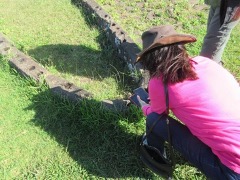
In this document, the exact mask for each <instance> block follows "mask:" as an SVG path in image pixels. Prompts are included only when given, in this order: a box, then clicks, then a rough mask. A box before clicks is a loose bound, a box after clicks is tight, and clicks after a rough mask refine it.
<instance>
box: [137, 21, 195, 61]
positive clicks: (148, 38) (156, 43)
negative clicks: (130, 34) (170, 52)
mask: <svg viewBox="0 0 240 180" xmlns="http://www.w3.org/2000/svg"><path fill="white" fill-rule="evenodd" d="M196 40H197V39H196V38H195V37H194V36H192V35H190V34H179V33H177V32H176V31H175V30H174V27H173V26H171V25H162V26H155V27H153V28H151V29H149V30H147V31H145V32H144V33H143V34H142V44H143V50H142V51H141V52H140V53H139V54H137V59H136V63H137V62H138V61H140V60H141V57H142V55H143V54H145V53H146V52H148V51H150V50H152V49H154V48H156V47H161V46H167V45H171V44H176V43H182V44H186V43H191V42H195V41H196Z"/></svg>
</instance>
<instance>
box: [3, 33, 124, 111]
mask: <svg viewBox="0 0 240 180" xmlns="http://www.w3.org/2000/svg"><path fill="white" fill-rule="evenodd" d="M0 54H1V55H3V56H5V57H7V58H8V60H9V63H10V65H11V66H12V67H14V68H15V69H16V70H17V71H18V72H19V73H20V74H21V75H23V76H25V77H29V78H32V79H34V80H35V81H37V82H41V81H42V80H44V81H45V82H46V84H47V85H48V87H49V88H50V90H51V91H52V92H53V93H54V94H56V95H59V96H61V97H65V98H67V99H69V100H71V101H79V100H82V99H83V98H92V97H93V94H91V93H90V92H87V91H85V90H84V89H82V88H79V87H77V86H75V85H74V84H73V83H71V82H69V81H67V80H65V79H63V78H60V77H58V76H56V75H53V74H51V73H50V72H49V71H47V70H46V69H45V68H43V67H42V66H41V65H40V64H38V63H37V62H36V61H34V60H33V59H31V57H29V56H27V55H25V54H24V53H22V52H21V51H19V50H18V49H17V48H16V47H15V46H13V44H11V43H10V42H9V41H8V40H7V39H6V38H5V37H4V36H3V35H2V34H1V33H0ZM128 103H129V101H128V100H112V101H111V100H104V101H102V102H101V104H102V107H104V108H106V109H108V110H111V111H113V110H114V111H123V110H126V109H127V104H128Z"/></svg>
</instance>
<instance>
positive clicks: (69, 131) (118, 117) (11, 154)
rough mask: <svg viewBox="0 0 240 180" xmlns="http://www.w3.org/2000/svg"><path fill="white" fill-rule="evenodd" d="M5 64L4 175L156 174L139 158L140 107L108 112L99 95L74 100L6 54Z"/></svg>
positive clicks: (0, 172)
mask: <svg viewBox="0 0 240 180" xmlns="http://www.w3.org/2000/svg"><path fill="white" fill-rule="evenodd" d="M0 69H1V71H0V90H1V92H2V93H1V94H0V100H1V108H0V114H1V116H0V119H1V121H0V123H1V126H0V127H1V128H0V143H1V144H2V147H1V149H0V177H2V178H3V179H14V178H20V179H28V178H30V179H31V178H36V179H39V178H40V179H105V178H123V179H127V178H137V177H145V178H147V177H149V178H150V177H152V175H151V173H149V172H148V171H142V165H141V162H140V161H139V158H138V142H139V140H140V135H141V134H142V133H143V129H144V120H143V119H142V115H141V113H140V112H139V111H138V113H136V112H135V113H133V112H134V111H135V110H136V109H130V111H129V112H126V113H125V114H124V113H123V114H119V113H113V112H107V111H105V110H103V109H102V108H101V105H100V102H98V101H96V100H86V101H83V102H81V103H77V104H73V103H71V102H68V101H67V100H63V99H59V98H58V97H55V96H53V95H52V94H51V92H50V91H49V89H47V88H46V87H45V85H40V84H35V83H34V82H32V81H31V80H26V79H23V78H21V77H19V75H17V73H16V72H15V71H14V70H12V69H11V68H10V67H9V66H8V65H7V64H6V62H5V61H4V60H2V58H1V59H0ZM12 87H14V88H12Z"/></svg>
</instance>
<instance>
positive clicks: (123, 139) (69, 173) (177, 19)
mask: <svg viewBox="0 0 240 180" xmlns="http://www.w3.org/2000/svg"><path fill="white" fill-rule="evenodd" d="M97 2H98V3H100V4H101V5H103V7H104V9H106V10H107V11H108V12H109V13H110V15H111V16H113V17H114V20H115V21H116V22H117V23H118V24H120V25H121V26H122V27H123V29H124V30H126V32H127V33H128V34H129V35H130V36H131V37H132V38H133V39H134V41H136V43H137V44H138V45H139V46H140V41H139V38H140V35H141V33H142V32H143V31H144V30H145V29H147V28H148V27H150V26H152V25H158V24H162V23H163V24H165V23H166V22H167V23H172V24H174V25H176V26H177V29H178V30H179V31H181V32H185V33H192V34H195V35H196V36H197V38H198V42H197V43H195V44H194V45H192V46H189V50H190V53H191V54H192V55H197V54H198V52H199V48H200V46H201V43H202V38H203V36H204V34H205V24H206V18H207V8H206V9H205V8H204V9H202V10H201V11H200V10H199V11H196V10H195V9H194V8H201V7H202V6H201V3H202V1H200V2H201V3H200V4H198V6H196V7H191V5H189V4H187V1H183V0H181V1H175V3H174V4H173V3H172V1H156V0H155V1H154V0H149V1H147V2H145V3H143V1H141V0H137V1H127V0H124V1H113V0H97ZM165 9H170V10H168V11H167V10H165ZM173 9H175V10H174V11H173ZM183 9H184V10H183ZM190 13H191V18H189V14H190ZM152 14H154V17H153V16H152ZM88 16H90V15H89V14H86V13H85V12H84V10H82V9H78V8H77V7H75V6H74V5H73V4H71V2H70V0H51V1H50V0H1V1H0V32H3V33H4V34H5V35H6V36H7V37H8V38H9V39H10V40H11V41H12V42H13V43H14V44H15V45H16V46H17V47H18V48H19V49H20V50H22V51H23V52H25V53H26V54H28V55H30V56H31V57H32V58H34V59H35V60H36V61H38V62H40V63H41V64H42V65H44V66H45V67H46V68H47V69H48V70H49V71H50V72H52V73H54V74H57V75H60V76H62V77H64V78H66V79H68V80H69V81H71V82H74V83H75V84H77V85H79V86H80V87H83V88H84V89H86V90H88V91H90V92H92V93H93V94H94V98H93V99H92V100H85V101H83V102H81V103H77V104H73V103H71V102H68V101H67V100H64V99H59V98H58V97H55V96H53V95H52V94H51V92H50V91H49V89H48V88H47V87H46V86H45V85H44V84H36V83H35V82H33V81H32V80H26V79H23V78H21V77H20V76H19V75H17V73H16V72H15V71H14V70H13V69H11V68H10V67H9V66H8V65H7V63H6V60H5V59H4V58H2V57H1V58H0V90H1V93H0V102H1V106H0V144H1V145H2V146H1V149H0V179H161V178H160V177H158V176H156V175H155V174H153V173H151V172H150V171H149V170H148V169H147V168H144V166H143V164H142V163H141V161H140V160H139V154H138V146H139V141H140V139H141V134H142V133H143V132H144V118H143V116H142V113H141V111H140V110H138V109H136V108H134V107H132V108H130V109H129V111H127V112H125V113H115V112H109V111H106V110H104V109H102V107H101V104H100V100H102V99H111V98H118V97H123V96H125V94H126V93H127V91H128V90H129V87H128V79H127V73H126V72H125V70H124V68H123V67H122V66H123V65H122V64H121V63H120V60H119V59H118V58H117V57H116V56H115V53H114V51H113V50H112V49H111V46H110V45H109V44H108V42H107V41H106V39H105V36H104V33H103V32H102V31H100V30H99V29H97V27H96V26H95V24H94V22H92V21H91V20H90V21H88V19H87V18H88ZM186 18H187V19H188V21H186V20H185V19H186ZM133 19H134V22H133ZM89 23H90V24H89ZM239 29H240V26H237V27H236V28H235V29H234V31H233V33H232V36H231V39H230V41H229V43H228V46H227V48H226V51H225V54H224V60H225V61H226V66H227V68H228V69H230V70H231V71H232V72H233V73H235V75H236V76H237V77H239V74H240V72H239V54H240V53H239V48H238V46H237V45H238V43H239V36H237V32H239ZM109 87H111V88H109ZM176 158H177V165H176V168H175V172H174V177H175V179H205V177H204V176H203V175H202V174H201V173H200V172H199V171H198V170H197V169H196V168H193V167H192V166H191V165H190V164H188V163H187V162H186V161H185V160H184V159H183V158H182V157H181V156H179V155H178V154H176Z"/></svg>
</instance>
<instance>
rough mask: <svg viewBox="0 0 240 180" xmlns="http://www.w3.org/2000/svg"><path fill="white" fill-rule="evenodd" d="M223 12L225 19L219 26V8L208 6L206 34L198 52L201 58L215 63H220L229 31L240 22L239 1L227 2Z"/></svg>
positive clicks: (231, 0)
mask: <svg viewBox="0 0 240 180" xmlns="http://www.w3.org/2000/svg"><path fill="white" fill-rule="evenodd" d="M225 11H226V12H225ZM225 11H224V12H221V13H224V17H225V18H224V19H223V22H222V24H221V20H220V19H221V16H222V14H220V7H219V6H218V7H213V6H210V10H209V15H208V24H207V33H206V35H205V37H204V41H203V45H202V50H201V52H200V55H201V56H204V57H208V58H210V59H213V60H214V61H216V62H217V63H220V62H221V61H222V54H223V52H224V49H225V47H226V44H227V42H228V40H229V38H230V34H231V31H232V29H233V28H234V27H235V26H236V25H237V24H238V23H239V21H240V0H227V1H226V9H225ZM239 35H240V34H239ZM239 43H240V41H239Z"/></svg>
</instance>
